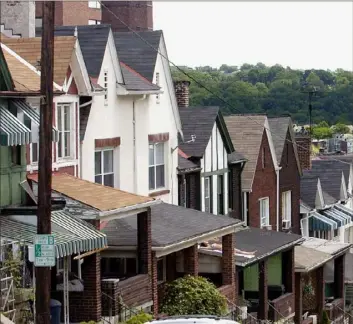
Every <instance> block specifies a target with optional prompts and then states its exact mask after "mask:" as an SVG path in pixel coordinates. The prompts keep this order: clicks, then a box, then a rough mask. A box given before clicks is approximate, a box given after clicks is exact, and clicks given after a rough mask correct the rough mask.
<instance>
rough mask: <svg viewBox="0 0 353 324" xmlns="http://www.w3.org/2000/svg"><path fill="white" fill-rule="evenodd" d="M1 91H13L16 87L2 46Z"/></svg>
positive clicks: (0, 64)
mask: <svg viewBox="0 0 353 324" xmlns="http://www.w3.org/2000/svg"><path fill="white" fill-rule="evenodd" d="M0 68H1V69H0V91H13V90H14V88H15V85H14V82H13V79H12V76H11V73H10V70H9V67H8V64H7V62H6V59H5V56H4V52H3V51H2V47H1V46H0Z"/></svg>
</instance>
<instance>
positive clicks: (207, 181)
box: [204, 177, 212, 213]
mask: <svg viewBox="0 0 353 324" xmlns="http://www.w3.org/2000/svg"><path fill="white" fill-rule="evenodd" d="M207 187H208V192H207V190H206V188H207ZM211 196H212V195H211V177H205V178H204V203H205V212H206V213H212V210H211V206H212V204H211V199H212V198H211ZM207 201H208V204H207V203H206V202H207ZM206 205H207V206H208V210H207V207H206Z"/></svg>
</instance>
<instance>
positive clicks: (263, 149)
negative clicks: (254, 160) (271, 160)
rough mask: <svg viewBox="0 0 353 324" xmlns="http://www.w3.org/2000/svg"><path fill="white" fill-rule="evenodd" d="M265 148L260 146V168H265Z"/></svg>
mask: <svg viewBox="0 0 353 324" xmlns="http://www.w3.org/2000/svg"><path fill="white" fill-rule="evenodd" d="M265 153H266V151H265V148H264V147H263V148H262V153H261V162H262V168H263V169H265V166H266V159H265Z"/></svg>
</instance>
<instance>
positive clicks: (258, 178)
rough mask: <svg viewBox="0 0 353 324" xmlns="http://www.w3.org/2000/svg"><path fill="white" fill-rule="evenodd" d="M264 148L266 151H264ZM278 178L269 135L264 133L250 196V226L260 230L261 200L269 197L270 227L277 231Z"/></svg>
mask: <svg viewBox="0 0 353 324" xmlns="http://www.w3.org/2000/svg"><path fill="white" fill-rule="evenodd" d="M263 148H264V151H263ZM263 153H264V154H265V167H264V168H263V165H262V154H263ZM276 191H277V176H276V171H275V167H274V164H273V160H272V156H271V151H270V145H269V142H268V138H267V134H266V132H265V131H264V134H263V137H262V142H261V148H260V151H259V155H258V159H257V165H256V171H255V176H254V181H253V184H252V192H251V193H250V194H249V218H248V222H249V226H252V227H257V228H259V227H260V225H261V220H260V202H259V199H261V198H265V197H268V198H269V200H270V201H269V207H270V225H272V229H273V230H276V223H277V217H276V201H277V197H276V196H277V193H276Z"/></svg>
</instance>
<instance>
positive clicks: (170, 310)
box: [161, 276, 227, 316]
mask: <svg viewBox="0 0 353 324" xmlns="http://www.w3.org/2000/svg"><path fill="white" fill-rule="evenodd" d="M226 311H227V301H226V298H225V297H224V296H223V295H222V294H221V293H220V292H219V291H218V290H217V288H216V286H215V285H214V284H212V283H211V282H209V281H208V280H207V279H205V278H203V277H192V276H186V277H183V278H179V279H177V280H175V281H173V282H172V283H170V284H168V285H167V287H166V292H165V296H164V300H163V302H162V305H161V313H165V314H168V315H169V316H174V315H191V314H192V315H217V316H222V315H225V313H226Z"/></svg>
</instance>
